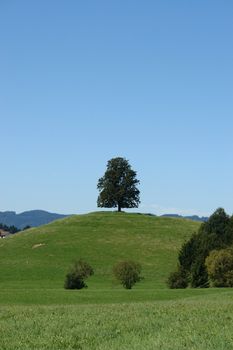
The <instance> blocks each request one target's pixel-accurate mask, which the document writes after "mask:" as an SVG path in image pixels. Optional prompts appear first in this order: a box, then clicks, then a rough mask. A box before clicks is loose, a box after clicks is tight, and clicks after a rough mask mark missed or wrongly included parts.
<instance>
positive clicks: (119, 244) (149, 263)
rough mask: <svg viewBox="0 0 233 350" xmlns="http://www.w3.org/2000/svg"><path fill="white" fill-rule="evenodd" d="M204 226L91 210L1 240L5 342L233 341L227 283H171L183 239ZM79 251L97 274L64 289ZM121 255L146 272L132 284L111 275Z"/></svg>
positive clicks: (0, 345)
mask: <svg viewBox="0 0 233 350" xmlns="http://www.w3.org/2000/svg"><path fill="white" fill-rule="evenodd" d="M199 225H200V224H199V223H196V222H192V221H189V220H182V219H173V218H157V217H151V216H147V215H139V214H118V213H93V214H88V215H80V216H73V217H70V218H67V219H65V220H61V221H57V222H54V223H52V224H49V225H46V226H43V227H40V228H36V229H31V230H28V231H26V232H24V233H20V234H18V235H15V236H13V237H10V238H6V239H4V240H1V241H0V252H1V273H0V329H1V337H0V349H1V350H29V349H30V350H34V349H36V350H46V349H51V350H67V349H68V350H69V349H76V350H78V349H80V350H98V349H99V350H107V349H108V350H119V349H121V350H142V349H143V350H152V349H153V350H156V349H162V350H169V349H172V350H182V349H191V350H192V349H193V350H202V349H203V350H210V349H211V350H215V349H216V350H219V349H224V350H227V349H232V348H233V345H232V344H233V316H232V315H233V292H232V290H231V289H228V290H227V289H186V290H169V289H167V288H166V283H165V282H166V279H167V276H168V275H169V273H170V272H171V271H172V270H174V269H175V267H176V264H177V253H178V250H179V248H180V246H181V245H182V243H183V242H184V241H185V240H186V239H188V238H189V237H190V235H191V234H192V233H193V232H194V231H196V230H197V229H198V228H199ZM78 258H83V259H85V260H87V261H88V262H89V263H90V264H91V265H92V266H93V267H94V269H95V275H94V276H93V277H91V278H90V279H89V280H88V282H87V283H88V289H85V290H81V291H70V290H65V289H64V288H63V283H64V276H65V273H66V271H67V269H68V267H69V265H70V263H71V262H72V261H73V260H74V259H78ZM121 259H133V260H136V261H138V262H140V263H141V264H142V267H143V276H144V277H145V279H144V280H143V281H142V282H140V283H138V284H137V285H136V286H135V288H133V289H132V290H124V289H123V288H122V287H121V286H120V285H118V284H117V283H116V282H115V281H114V280H113V278H112V266H113V264H114V263H115V262H116V261H119V260H121Z"/></svg>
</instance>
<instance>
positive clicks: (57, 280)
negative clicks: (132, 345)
mask: <svg viewBox="0 0 233 350" xmlns="http://www.w3.org/2000/svg"><path fill="white" fill-rule="evenodd" d="M199 225H200V224H199V223H197V222H193V221H190V220H182V219H173V218H158V217H151V216H148V215H139V214H124V213H122V214H118V213H93V214H88V215H79V216H73V217H70V218H67V219H64V220H60V221H56V222H54V223H52V224H49V225H46V226H43V227H40V228H35V229H31V230H28V231H26V232H24V233H19V234H17V235H15V236H13V237H10V238H7V239H5V240H1V241H0V252H1V274H0V287H1V288H6V287H7V288H17V289H20V288H23V289H25V288H27V289H28V288H36V289H38V288H39V289H40V288H47V289H53V288H56V289H57V288H61V289H62V288H63V283H64V276H65V273H66V272H67V269H68V268H69V266H70V264H71V263H72V261H73V260H74V259H78V258H83V259H85V260H87V261H88V262H89V263H90V264H91V265H92V266H93V268H94V270H95V275H94V276H93V277H92V278H91V279H90V281H89V282H88V285H89V288H90V289H91V290H93V289H115V288H119V286H117V285H116V284H115V282H114V281H113V278H112V266H113V265H114V264H115V263H116V262H117V261H119V260H122V259H133V260H136V261H138V262H140V263H141V265H142V267H143V276H144V277H145V279H144V281H143V282H142V283H140V284H138V286H137V287H136V288H139V289H140V288H142V289H148V288H151V289H154V288H165V287H166V283H165V282H166V279H167V276H168V275H169V273H170V271H172V270H173V269H174V268H175V266H176V264H177V252H178V249H179V248H180V246H181V244H182V243H183V242H184V241H185V239H187V238H188V237H190V235H191V234H192V233H193V232H194V231H196V230H197V229H198V227H199Z"/></svg>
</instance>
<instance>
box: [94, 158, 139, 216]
mask: <svg viewBox="0 0 233 350" xmlns="http://www.w3.org/2000/svg"><path fill="white" fill-rule="evenodd" d="M138 184H139V180H137V178H136V172H135V171H134V170H132V168H131V166H130V164H129V162H128V161H127V160H126V159H125V158H121V157H118V158H113V159H111V160H109V161H108V164H107V170H106V172H105V174H104V176H103V177H101V178H100V179H99V181H98V184H97V188H98V190H99V191H100V194H99V196H98V199H97V205H98V207H102V208H116V207H117V208H118V211H119V212H120V211H121V209H122V208H137V207H138V205H139V203H140V199H139V195H140V191H139V190H138V188H137V185H138Z"/></svg>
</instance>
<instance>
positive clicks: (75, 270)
mask: <svg viewBox="0 0 233 350" xmlns="http://www.w3.org/2000/svg"><path fill="white" fill-rule="evenodd" d="M92 275H94V269H93V268H92V266H91V265H90V264H89V263H87V262H86V261H84V260H78V261H75V262H74V264H73V266H72V267H71V269H70V271H69V272H68V273H67V275H66V278H65V285H64V287H65V288H66V289H82V288H87V284H86V279H87V278H88V277H90V276H92ZM113 275H114V276H115V278H116V279H117V280H118V281H119V282H120V283H121V284H122V285H123V287H124V288H126V289H131V288H132V287H133V286H134V285H135V283H137V282H139V281H140V280H141V279H142V277H141V265H140V264H138V263H136V262H134V261H121V262H119V263H117V264H116V265H115V266H114V267H113Z"/></svg>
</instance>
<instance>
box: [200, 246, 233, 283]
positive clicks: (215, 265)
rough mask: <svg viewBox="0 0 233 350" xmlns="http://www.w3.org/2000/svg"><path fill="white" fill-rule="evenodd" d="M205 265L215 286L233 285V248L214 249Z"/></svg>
mask: <svg viewBox="0 0 233 350" xmlns="http://www.w3.org/2000/svg"><path fill="white" fill-rule="evenodd" d="M205 265H206V268H207V272H208V276H209V279H210V282H211V284H212V285H213V286H214V287H233V251H232V249H221V250H213V251H212V252H211V253H210V254H209V256H208V257H207V258H206V260H205Z"/></svg>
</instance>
